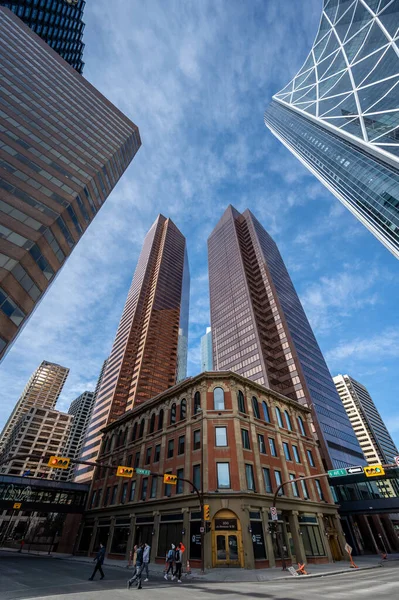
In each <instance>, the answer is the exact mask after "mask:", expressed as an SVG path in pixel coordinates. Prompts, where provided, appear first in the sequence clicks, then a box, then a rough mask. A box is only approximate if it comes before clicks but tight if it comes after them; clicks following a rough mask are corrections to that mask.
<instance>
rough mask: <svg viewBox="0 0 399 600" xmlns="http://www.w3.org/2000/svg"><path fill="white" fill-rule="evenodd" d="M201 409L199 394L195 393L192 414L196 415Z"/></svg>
mask: <svg viewBox="0 0 399 600" xmlns="http://www.w3.org/2000/svg"><path fill="white" fill-rule="evenodd" d="M200 408H201V394H200V393H199V392H195V394H194V414H195V415H196V414H197V413H198V412H199V410H200Z"/></svg>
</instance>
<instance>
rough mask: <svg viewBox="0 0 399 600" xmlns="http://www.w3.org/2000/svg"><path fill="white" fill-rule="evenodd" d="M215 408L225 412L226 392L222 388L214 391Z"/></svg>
mask: <svg viewBox="0 0 399 600" xmlns="http://www.w3.org/2000/svg"><path fill="white" fill-rule="evenodd" d="M213 408H214V409H215V410H224V390H223V389H222V388H220V387H217V388H215V389H214V390H213Z"/></svg>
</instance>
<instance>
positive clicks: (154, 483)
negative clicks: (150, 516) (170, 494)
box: [150, 477, 158, 498]
mask: <svg viewBox="0 0 399 600" xmlns="http://www.w3.org/2000/svg"><path fill="white" fill-rule="evenodd" d="M157 483H158V479H157V477H153V478H152V480H151V490H150V498H156V497H157Z"/></svg>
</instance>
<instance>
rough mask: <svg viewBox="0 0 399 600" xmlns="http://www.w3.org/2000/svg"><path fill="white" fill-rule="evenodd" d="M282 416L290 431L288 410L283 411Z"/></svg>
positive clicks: (290, 424)
mask: <svg viewBox="0 0 399 600" xmlns="http://www.w3.org/2000/svg"><path fill="white" fill-rule="evenodd" d="M284 416H285V422H286V423H287V429H289V430H290V431H292V423H291V418H290V415H289V413H288V410H285V411H284Z"/></svg>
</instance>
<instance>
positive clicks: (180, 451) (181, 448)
mask: <svg viewBox="0 0 399 600" xmlns="http://www.w3.org/2000/svg"><path fill="white" fill-rule="evenodd" d="M184 442H185V436H184V435H181V436H180V437H179V443H178V446H177V454H184V446H185V443H184Z"/></svg>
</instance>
